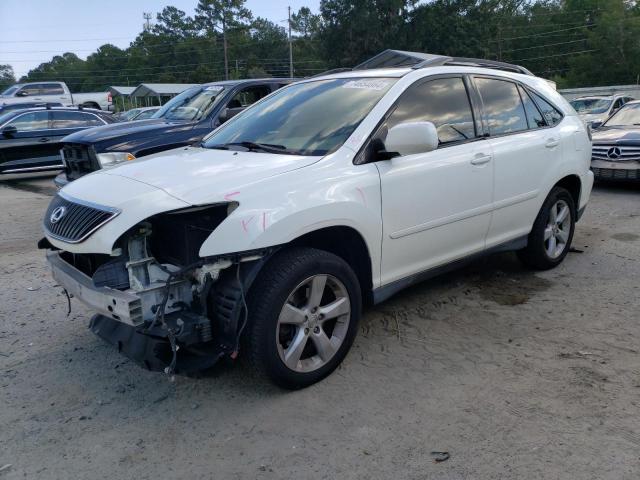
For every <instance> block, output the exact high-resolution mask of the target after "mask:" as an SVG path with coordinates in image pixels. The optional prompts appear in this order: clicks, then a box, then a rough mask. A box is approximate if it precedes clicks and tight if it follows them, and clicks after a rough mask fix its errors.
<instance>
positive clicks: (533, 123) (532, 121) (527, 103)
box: [518, 86, 547, 128]
mask: <svg viewBox="0 0 640 480" xmlns="http://www.w3.org/2000/svg"><path fill="white" fill-rule="evenodd" d="M518 91H519V92H520V97H521V98H522V103H523V105H524V111H525V113H526V114H527V123H528V124H529V128H542V127H546V126H547V122H545V121H544V117H543V116H542V114H541V113H540V110H538V107H536V104H535V103H533V100H531V97H530V96H529V94H528V93H527V91H526V90H525V89H524V88H522V87H520V86H518Z"/></svg>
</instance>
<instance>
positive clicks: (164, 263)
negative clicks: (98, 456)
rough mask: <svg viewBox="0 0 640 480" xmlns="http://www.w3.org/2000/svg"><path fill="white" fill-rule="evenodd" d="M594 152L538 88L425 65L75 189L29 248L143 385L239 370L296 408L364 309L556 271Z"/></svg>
mask: <svg viewBox="0 0 640 480" xmlns="http://www.w3.org/2000/svg"><path fill="white" fill-rule="evenodd" d="M520 72H522V73H520ZM590 152H591V142H590V139H589V134H588V131H587V129H586V127H585V125H584V123H583V122H582V121H581V120H580V119H579V118H578V116H577V115H576V113H575V111H574V109H573V108H571V106H570V105H569V104H568V103H567V102H566V101H565V100H564V99H563V98H562V97H561V96H560V95H559V94H558V93H557V92H556V91H555V90H554V89H553V88H552V87H551V86H550V85H549V84H548V83H547V82H546V81H545V80H544V79H541V78H537V77H535V76H533V75H531V74H530V73H528V72H527V71H526V70H524V69H519V68H517V67H516V66H510V65H505V64H502V63H491V62H487V61H473V60H470V59H455V58H451V57H441V56H427V58H426V59H425V60H424V61H423V62H421V63H419V64H417V65H414V66H412V67H399V68H378V69H354V70H352V71H348V72H341V73H335V74H330V75H325V76H319V77H314V78H310V79H306V80H303V81H300V82H297V83H294V84H291V85H288V86H286V87H283V88H282V89H279V90H277V91H275V92H273V93H272V94H271V95H269V96H267V97H265V98H263V99H262V100H260V101H259V102H257V103H256V104H254V105H253V106H251V107H249V108H247V109H246V110H245V111H243V112H241V113H239V114H238V115H237V116H235V117H234V118H233V119H231V120H229V121H228V122H226V123H225V124H224V125H222V126H221V127H220V128H218V129H217V130H215V131H214V132H213V133H211V134H210V135H208V136H207V137H206V138H205V139H204V141H203V143H202V144H201V145H200V146H197V147H194V146H190V147H185V148H182V149H179V150H173V151H170V152H165V153H162V154H158V155H153V156H150V157H148V160H147V159H141V160H136V161H134V162H129V163H126V164H123V165H121V166H118V167H115V168H112V169H105V170H100V171H98V172H95V173H93V174H90V175H87V176H85V177H83V178H81V179H79V180H77V181H75V182H73V183H70V184H68V185H67V186H66V187H64V188H63V189H62V190H61V191H60V192H59V193H58V195H57V196H56V197H54V199H53V200H52V201H51V204H50V206H49V208H48V210H47V212H46V214H45V218H44V230H45V234H46V238H44V239H43V240H41V242H40V246H41V248H45V249H47V250H48V251H47V258H48V262H49V264H50V265H51V268H52V271H53V276H54V278H55V279H56V281H57V282H58V283H59V284H60V285H62V286H63V287H64V288H65V289H66V290H67V291H68V292H69V294H72V295H73V296H74V297H75V298H77V299H78V300H80V301H82V302H84V303H85V304H87V305H89V306H90V307H91V308H92V309H93V310H94V311H95V312H96V313H97V314H96V315H95V316H94V317H93V319H92V320H91V322H90V328H91V329H92V330H93V332H95V333H96V334H97V335H99V336H100V337H102V338H103V339H104V340H106V341H108V342H110V343H112V344H113V345H116V346H117V348H118V349H119V351H120V352H121V353H123V354H125V355H127V356H129V357H130V358H132V359H134V360H135V361H137V362H138V363H139V364H140V365H143V366H145V367H146V368H149V369H151V370H164V371H166V372H187V371H192V370H200V369H204V368H207V367H209V366H211V365H213V364H214V363H215V362H216V361H217V360H218V359H220V358H222V357H225V356H226V357H230V358H232V359H235V358H236V357H237V356H238V355H247V356H248V357H249V359H250V361H251V363H252V364H253V365H254V366H255V368H256V369H257V370H258V371H259V372H261V373H263V374H264V375H266V376H267V377H268V378H270V379H271V380H273V381H274V382H276V383H277V384H279V385H282V386H284V387H287V388H300V387H304V386H307V385H310V384H312V383H314V382H317V381H319V380H320V379H322V378H323V377H325V376H327V375H328V374H329V373H330V372H331V371H333V370H334V369H335V368H336V367H337V366H338V365H339V364H340V362H342V360H343V359H344V358H345V356H346V355H347V352H348V350H349V348H350V347H351V344H352V342H353V341H354V337H355V336H356V332H357V331H358V321H359V319H360V316H361V312H362V305H363V304H375V303H379V302H382V301H384V300H385V299H387V298H389V297H390V296H391V295H393V294H395V293H396V292H398V291H399V290H401V289H402V288H404V287H406V286H408V285H411V284H413V283H414V282H417V281H419V280H421V279H424V278H427V277H430V276H433V275H435V274H437V273H440V272H442V271H444V270H446V269H448V268H451V267H452V266H454V265H459V264H460V263H461V262H460V261H461V260H464V259H470V258H475V257H477V256H478V255H482V254H488V253H491V252H498V251H505V250H515V251H517V253H518V256H519V257H520V258H521V259H522V261H523V262H524V263H525V264H526V265H527V266H529V267H531V268H534V269H549V268H553V267H555V266H557V265H558V264H559V263H560V262H562V261H563V259H564V258H565V256H566V255H567V252H568V251H569V248H570V245H571V240H572V238H573V234H574V227H575V223H576V222H577V221H578V220H579V218H580V216H581V215H582V213H583V211H584V209H585V206H586V205H587V201H588V199H589V195H590V192H591V187H592V184H593V174H592V173H591V172H590V170H589V161H590V156H591V153H590Z"/></svg>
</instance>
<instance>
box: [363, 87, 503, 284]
mask: <svg viewBox="0 0 640 480" xmlns="http://www.w3.org/2000/svg"><path fill="white" fill-rule="evenodd" d="M416 121H429V122H432V123H433V124H435V126H436V128H437V130H438V137H439V141H440V145H439V147H438V149H437V150H435V151H432V152H428V153H419V154H413V155H406V156H399V157H395V158H393V159H391V160H383V161H379V162H377V163H376V165H377V167H378V169H379V171H380V178H381V185H382V221H383V241H382V284H383V285H384V284H388V283H391V282H393V281H396V280H399V279H401V278H403V277H408V276H410V275H412V274H415V273H418V272H422V271H425V270H429V269H431V268H434V267H437V266H439V265H443V264H445V263H448V262H450V261H453V260H456V259H458V258H462V257H465V256H467V255H469V254H472V253H475V252H479V251H482V250H483V249H484V246H485V245H484V241H485V236H486V233H487V229H488V227H489V221H490V218H491V202H492V188H493V163H492V161H491V160H492V152H491V150H490V145H489V144H488V143H487V142H485V141H482V140H480V138H479V134H478V128H477V125H476V121H475V119H474V115H473V111H472V107H471V102H470V99H469V94H468V90H467V87H466V85H465V81H464V80H463V78H462V77H461V76H456V77H445V78H442V77H441V78H435V79H433V78H432V79H427V80H421V81H418V82H417V83H415V84H413V85H412V86H411V87H409V88H408V89H407V90H406V91H405V92H404V93H403V94H402V96H401V97H400V98H399V100H398V102H397V104H396V107H395V109H394V110H393V112H392V113H391V114H390V115H389V117H388V119H387V120H386V121H385V123H384V124H383V125H382V126H381V127H380V129H379V130H378V133H376V136H377V137H378V138H380V139H381V140H382V141H384V137H385V136H386V132H387V131H388V129H389V128H391V127H393V126H394V125H398V124H400V123H405V122H416Z"/></svg>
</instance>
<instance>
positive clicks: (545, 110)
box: [532, 93, 562, 127]
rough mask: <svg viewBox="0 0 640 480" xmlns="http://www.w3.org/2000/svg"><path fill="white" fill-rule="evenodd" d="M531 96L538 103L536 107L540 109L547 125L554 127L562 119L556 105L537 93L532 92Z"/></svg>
mask: <svg viewBox="0 0 640 480" xmlns="http://www.w3.org/2000/svg"><path fill="white" fill-rule="evenodd" d="M532 97H533V99H534V100H535V102H536V104H537V105H538V108H540V111H541V112H542V115H543V116H544V119H545V120H546V121H547V124H548V125H550V126H552V127H554V126H556V125H557V124H559V123H560V121H561V120H562V113H560V112H559V111H558V109H557V108H556V107H554V106H553V105H551V104H550V103H549V102H547V101H546V100H545V99H544V98H542V97H541V96H540V95H538V94H537V93H532Z"/></svg>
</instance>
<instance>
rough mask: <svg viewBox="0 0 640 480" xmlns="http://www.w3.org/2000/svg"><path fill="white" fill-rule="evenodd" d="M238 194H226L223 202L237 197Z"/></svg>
mask: <svg viewBox="0 0 640 480" xmlns="http://www.w3.org/2000/svg"><path fill="white" fill-rule="evenodd" d="M239 193H240V192H231V193H227V194H226V195H225V196H224V199H225V200H230V199H231V197H233V196H235V195H238V194H239Z"/></svg>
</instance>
